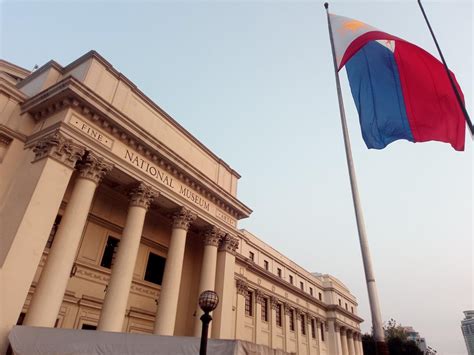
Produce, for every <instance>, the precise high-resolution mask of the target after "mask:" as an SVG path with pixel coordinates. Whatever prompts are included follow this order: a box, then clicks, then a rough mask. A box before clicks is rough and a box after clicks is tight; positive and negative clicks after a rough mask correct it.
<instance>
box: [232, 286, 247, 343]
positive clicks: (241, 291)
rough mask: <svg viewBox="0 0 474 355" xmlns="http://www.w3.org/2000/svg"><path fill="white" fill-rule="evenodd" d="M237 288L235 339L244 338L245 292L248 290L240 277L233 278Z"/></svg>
mask: <svg viewBox="0 0 474 355" xmlns="http://www.w3.org/2000/svg"><path fill="white" fill-rule="evenodd" d="M235 286H236V288H237V310H236V315H235V339H240V340H243V339H244V320H245V294H246V293H247V292H248V284H247V282H246V281H244V280H242V279H237V280H235Z"/></svg>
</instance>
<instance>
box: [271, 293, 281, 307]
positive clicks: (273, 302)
mask: <svg viewBox="0 0 474 355" xmlns="http://www.w3.org/2000/svg"><path fill="white" fill-rule="evenodd" d="M278 303H280V302H279V301H278V298H277V297H275V296H270V307H271V308H272V309H275V310H276V309H277V307H278Z"/></svg>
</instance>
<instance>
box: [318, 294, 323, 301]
mask: <svg viewBox="0 0 474 355" xmlns="http://www.w3.org/2000/svg"><path fill="white" fill-rule="evenodd" d="M318 298H319V300H320V301H322V300H323V294H322V293H321V292H319V294H318Z"/></svg>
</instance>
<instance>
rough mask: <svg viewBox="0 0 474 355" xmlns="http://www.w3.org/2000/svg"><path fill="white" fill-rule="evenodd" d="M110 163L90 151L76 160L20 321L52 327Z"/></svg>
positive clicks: (110, 167)
mask: <svg viewBox="0 0 474 355" xmlns="http://www.w3.org/2000/svg"><path fill="white" fill-rule="evenodd" d="M110 169H112V165H111V164H109V163H107V162H105V161H104V160H103V159H102V158H100V157H97V156H96V155H94V154H93V153H89V154H88V155H87V156H86V158H85V159H84V161H83V162H82V163H80V164H79V175H78V177H77V179H76V181H75V184H74V188H73V190H72V194H71V198H70V200H69V202H68V204H67V206H66V210H65V212H64V216H63V218H62V221H61V224H60V225H59V228H58V231H57V233H56V236H55V238H54V243H53V245H52V247H51V249H50V251H49V254H48V258H47V259H46V264H45V265H44V268H43V271H42V272H41V276H40V278H39V281H38V285H37V286H36V289H35V293H34V295H33V298H32V300H31V303H30V306H29V307H28V312H27V313H26V317H25V321H24V323H23V324H24V325H30V326H36V327H54V324H55V322H56V318H57V316H58V313H59V309H60V308H61V304H62V302H63V298H64V293H65V292H66V287H67V283H68V281H69V278H70V274H71V269H72V266H73V264H74V260H75V258H76V254H77V250H78V248H79V243H80V241H81V237H82V233H83V231H84V227H85V225H86V222H87V216H88V214H89V210H90V207H91V205H92V198H93V197H94V193H95V190H96V187H97V185H98V184H99V182H100V180H101V179H102V177H103V176H104V175H105V174H106V173H107V172H108V171H109V170H110Z"/></svg>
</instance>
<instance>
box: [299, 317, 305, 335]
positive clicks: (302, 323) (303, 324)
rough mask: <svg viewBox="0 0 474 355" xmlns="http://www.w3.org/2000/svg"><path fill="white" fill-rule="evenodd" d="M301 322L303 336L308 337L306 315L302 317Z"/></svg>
mask: <svg viewBox="0 0 474 355" xmlns="http://www.w3.org/2000/svg"><path fill="white" fill-rule="evenodd" d="M300 322H301V334H303V335H306V324H305V317H304V314H301V315H300Z"/></svg>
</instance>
